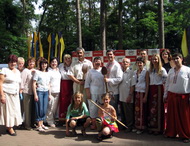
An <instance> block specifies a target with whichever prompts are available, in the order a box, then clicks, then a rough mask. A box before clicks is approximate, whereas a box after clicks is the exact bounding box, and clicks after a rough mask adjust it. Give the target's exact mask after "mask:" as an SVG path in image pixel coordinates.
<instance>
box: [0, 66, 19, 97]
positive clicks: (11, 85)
mask: <svg viewBox="0 0 190 146" xmlns="http://www.w3.org/2000/svg"><path fill="white" fill-rule="evenodd" d="M0 74H3V75H4V76H5V79H4V82H3V91H4V92H6V93H9V94H18V93H19V84H20V82H21V77H20V76H21V75H20V71H19V70H18V69H16V73H14V72H13V71H12V70H10V69H9V68H2V70H0Z"/></svg>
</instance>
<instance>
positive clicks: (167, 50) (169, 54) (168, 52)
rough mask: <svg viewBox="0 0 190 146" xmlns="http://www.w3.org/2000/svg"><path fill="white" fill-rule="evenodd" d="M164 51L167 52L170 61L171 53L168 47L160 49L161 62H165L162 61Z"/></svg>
mask: <svg viewBox="0 0 190 146" xmlns="http://www.w3.org/2000/svg"><path fill="white" fill-rule="evenodd" d="M165 52H166V53H167V54H168V61H171V60H172V55H171V53H170V50H169V49H164V50H162V51H161V52H160V58H161V61H162V64H164V63H165V62H164V59H163V58H162V54H163V53H165Z"/></svg>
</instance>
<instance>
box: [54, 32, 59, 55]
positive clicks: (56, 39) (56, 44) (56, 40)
mask: <svg viewBox="0 0 190 146" xmlns="http://www.w3.org/2000/svg"><path fill="white" fill-rule="evenodd" d="M58 44H59V38H58V34H56V36H55V55H54V56H55V57H57V56H58V54H57V47H58Z"/></svg>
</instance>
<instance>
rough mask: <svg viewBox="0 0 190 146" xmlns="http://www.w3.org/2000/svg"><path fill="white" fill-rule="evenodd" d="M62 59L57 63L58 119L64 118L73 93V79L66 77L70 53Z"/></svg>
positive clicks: (70, 61) (69, 65) (70, 60)
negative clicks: (58, 88)
mask: <svg viewBox="0 0 190 146" xmlns="http://www.w3.org/2000/svg"><path fill="white" fill-rule="evenodd" d="M63 59H64V61H63V63H61V64H60V65H59V71H60V73H61V89H60V102H59V120H65V117H66V114H67V108H68V106H69V104H70V103H71V100H72V95H73V81H72V80H71V79H70V78H69V77H68V73H69V69H70V67H71V63H72V58H71V55H69V54H65V55H64V57H63Z"/></svg>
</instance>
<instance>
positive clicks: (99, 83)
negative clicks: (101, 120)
mask: <svg viewBox="0 0 190 146" xmlns="http://www.w3.org/2000/svg"><path fill="white" fill-rule="evenodd" d="M101 65H102V61H101V58H100V57H95V58H94V60H93V66H94V67H93V68H92V69H90V70H89V71H88V72H87V76H86V81H85V86H84V87H85V89H86V94H87V99H92V100H93V101H94V102H96V103H97V104H100V103H102V99H101V96H102V94H104V93H105V90H104V76H103V75H102V73H101V70H102V67H101ZM88 106H89V111H90V117H91V118H92V126H91V129H95V128H96V126H95V125H96V118H97V117H98V108H97V107H96V106H95V105H94V104H93V103H91V101H88Z"/></svg>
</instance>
